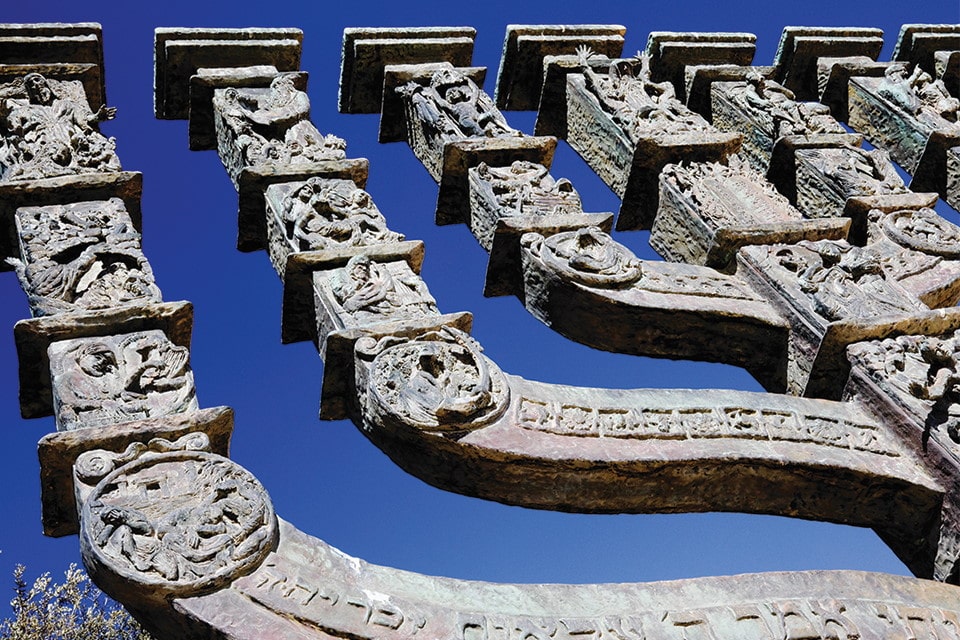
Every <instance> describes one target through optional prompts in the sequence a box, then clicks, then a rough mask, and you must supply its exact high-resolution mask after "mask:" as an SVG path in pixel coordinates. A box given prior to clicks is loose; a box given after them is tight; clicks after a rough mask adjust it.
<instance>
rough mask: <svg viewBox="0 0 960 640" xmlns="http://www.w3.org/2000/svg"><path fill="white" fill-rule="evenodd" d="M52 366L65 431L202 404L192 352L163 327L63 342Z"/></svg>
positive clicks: (60, 426) (54, 352)
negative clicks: (193, 367)
mask: <svg viewBox="0 0 960 640" xmlns="http://www.w3.org/2000/svg"><path fill="white" fill-rule="evenodd" d="M50 367H51V375H52V380H53V388H54V404H55V406H56V415H57V427H58V429H59V430H61V431H67V430H73V429H79V428H86V427H94V426H101V425H105V424H113V423H118V422H128V421H131V420H140V419H144V418H150V417H156V416H161V415H167V414H170V413H180V412H185V411H191V410H193V409H196V407H197V400H196V390H195V388H194V384H193V373H192V372H191V371H190V366H189V351H188V350H187V349H186V348H185V347H179V346H175V345H174V344H172V343H171V342H170V341H169V340H168V339H167V338H166V336H165V335H164V334H163V332H162V331H145V332H139V333H132V334H125V335H118V336H108V337H103V338H78V339H75V340H67V341H63V342H58V343H55V345H54V346H53V347H51V349H50Z"/></svg>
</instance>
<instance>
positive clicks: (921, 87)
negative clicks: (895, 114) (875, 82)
mask: <svg viewBox="0 0 960 640" xmlns="http://www.w3.org/2000/svg"><path fill="white" fill-rule="evenodd" d="M877 92H878V93H879V94H880V95H881V96H883V97H884V98H886V99H887V100H889V101H890V102H892V103H894V104H895V105H897V106H898V107H899V108H901V109H903V110H904V111H906V112H907V113H908V114H910V115H912V116H914V117H916V118H917V119H918V120H920V121H921V122H924V123H925V124H927V125H928V126H930V127H933V128H934V129H939V128H942V127H944V126H945V125H946V126H950V125H949V124H948V123H953V125H954V126H955V125H956V123H957V115H958V111H960V100H958V99H957V98H954V97H953V96H951V95H950V94H949V93H948V92H947V90H946V87H944V85H943V81H941V80H934V79H933V78H931V77H930V74H928V73H927V72H925V71H924V70H923V69H921V68H920V67H916V68H914V70H913V72H911V73H907V69H906V68H905V67H903V66H900V65H890V67H888V68H887V70H886V71H885V72H884V77H883V80H882V82H881V83H880V84H879V86H878V87H877ZM944 121H946V122H944Z"/></svg>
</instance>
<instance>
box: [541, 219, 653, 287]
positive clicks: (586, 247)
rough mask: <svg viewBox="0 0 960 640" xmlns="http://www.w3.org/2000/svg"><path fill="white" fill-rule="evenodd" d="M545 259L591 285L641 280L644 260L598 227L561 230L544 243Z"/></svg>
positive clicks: (624, 284)
mask: <svg viewBox="0 0 960 640" xmlns="http://www.w3.org/2000/svg"><path fill="white" fill-rule="evenodd" d="M542 255H543V258H544V259H545V261H546V262H547V264H550V265H552V266H554V267H555V268H559V269H560V271H561V272H562V273H564V274H565V275H567V276H569V277H571V278H572V279H574V280H576V281H579V282H581V283H583V284H587V285H589V286H626V285H630V284H632V283H634V282H636V281H637V280H639V279H640V277H641V275H642V273H643V272H642V269H641V266H640V261H639V260H637V258H636V257H635V256H634V255H633V254H632V253H631V252H630V251H629V250H627V248H626V247H624V246H623V245H622V244H620V243H619V242H616V241H615V240H614V239H613V238H611V237H610V235H609V234H607V233H604V232H603V231H601V230H600V229H599V228H597V227H585V228H582V229H577V230H576V231H568V232H563V233H558V234H555V235H553V236H550V237H549V238H547V239H546V240H545V241H544V243H543V253H542Z"/></svg>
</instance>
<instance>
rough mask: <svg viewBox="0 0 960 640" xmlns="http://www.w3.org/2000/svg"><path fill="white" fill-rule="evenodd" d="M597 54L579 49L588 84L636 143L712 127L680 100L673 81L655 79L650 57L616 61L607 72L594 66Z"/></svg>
mask: <svg viewBox="0 0 960 640" xmlns="http://www.w3.org/2000/svg"><path fill="white" fill-rule="evenodd" d="M593 55H594V54H593V53H592V52H591V51H590V50H589V49H587V48H581V49H579V50H578V51H577V56H578V57H579V60H580V66H581V68H582V71H581V73H582V74H583V76H584V78H585V80H586V86H587V88H588V89H589V90H590V91H591V92H592V93H593V94H594V95H595V96H596V97H597V100H598V101H599V103H600V107H601V108H602V109H603V110H604V111H607V112H608V113H610V114H611V117H612V118H613V120H614V122H616V123H617V124H618V125H619V126H620V128H621V129H622V130H623V131H624V132H625V133H626V134H627V136H628V137H629V138H630V140H631V141H632V142H633V143H634V144H636V143H637V142H638V141H639V140H640V139H642V138H665V137H669V136H673V135H677V134H686V133H695V132H699V131H709V130H711V127H710V125H709V123H707V121H706V120H704V119H703V118H702V117H701V116H699V115H698V114H696V113H694V112H693V111H691V110H690V109H688V108H687V107H686V106H685V105H684V104H683V103H682V102H680V101H679V100H678V99H677V97H676V92H675V90H674V88H673V85H672V84H670V83H669V82H653V81H651V79H650V56H648V55H646V54H642V53H638V54H637V55H636V56H635V57H633V58H627V59H623V60H614V61H613V62H611V64H610V69H609V71H608V72H607V74H606V75H603V74H598V73H597V72H596V71H594V70H593V69H592V68H591V66H590V58H591V57H593Z"/></svg>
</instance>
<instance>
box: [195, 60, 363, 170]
mask: <svg viewBox="0 0 960 640" xmlns="http://www.w3.org/2000/svg"><path fill="white" fill-rule="evenodd" d="M214 104H215V106H216V108H217V111H218V113H219V115H220V119H218V124H219V127H218V137H219V139H220V143H219V148H220V149H221V156H224V161H225V163H226V164H228V168H229V169H230V170H231V171H232V172H234V173H239V171H240V169H242V168H243V167H261V166H281V165H298V164H308V163H312V162H319V161H322V160H342V159H343V158H345V157H346V142H345V141H344V140H343V139H342V138H338V137H337V136H334V135H326V136H324V135H323V134H321V133H320V132H319V131H317V129H316V127H314V126H313V124H311V123H310V121H309V119H308V118H309V115H310V100H309V98H308V97H307V94H306V93H304V92H303V91H299V90H298V89H296V88H295V87H294V86H293V80H292V79H291V78H290V77H289V76H285V75H284V76H278V77H277V78H276V79H274V81H273V82H272V83H271V85H270V88H269V89H265V90H258V89H235V88H232V87H231V88H228V89H221V90H217V92H216V95H215V97H214ZM221 121H222V124H220V122H221ZM223 127H226V129H227V130H229V133H228V132H227V131H222V130H221V129H222V128H223ZM225 148H226V149H232V150H233V153H234V154H236V155H237V156H238V158H237V159H236V161H235V162H231V161H230V160H229V159H228V157H229V156H230V155H231V153H230V152H226V151H225ZM232 164H237V165H238V166H230V165H232Z"/></svg>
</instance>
